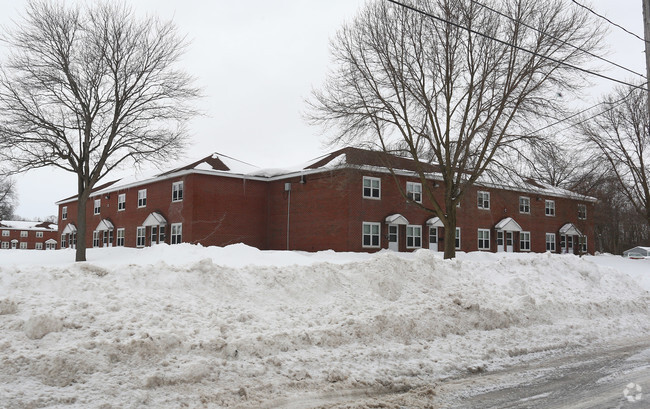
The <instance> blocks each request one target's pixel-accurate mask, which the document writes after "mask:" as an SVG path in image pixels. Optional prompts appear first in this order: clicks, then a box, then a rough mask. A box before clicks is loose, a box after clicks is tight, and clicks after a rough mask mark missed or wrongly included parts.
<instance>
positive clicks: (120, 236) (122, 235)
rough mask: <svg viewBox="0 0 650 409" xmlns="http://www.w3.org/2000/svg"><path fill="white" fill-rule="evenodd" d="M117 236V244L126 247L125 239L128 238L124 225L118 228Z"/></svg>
mask: <svg viewBox="0 0 650 409" xmlns="http://www.w3.org/2000/svg"><path fill="white" fill-rule="evenodd" d="M116 237H117V239H116V240H115V246H116V247H124V240H125V238H126V234H125V231H124V228H123V227H121V228H119V229H117V234H116Z"/></svg>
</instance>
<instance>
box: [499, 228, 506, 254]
mask: <svg viewBox="0 0 650 409" xmlns="http://www.w3.org/2000/svg"><path fill="white" fill-rule="evenodd" d="M504 250H505V248H504V247H503V230H498V231H497V252H499V253H500V252H502V251H504Z"/></svg>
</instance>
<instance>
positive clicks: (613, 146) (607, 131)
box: [582, 88, 650, 226]
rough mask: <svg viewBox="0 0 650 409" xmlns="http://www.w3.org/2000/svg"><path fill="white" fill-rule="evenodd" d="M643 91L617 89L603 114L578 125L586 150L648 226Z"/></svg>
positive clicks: (648, 150)
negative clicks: (594, 154)
mask: <svg viewBox="0 0 650 409" xmlns="http://www.w3.org/2000/svg"><path fill="white" fill-rule="evenodd" d="M647 97H648V95H647V91H645V90H643V89H638V88H636V89H631V90H630V89H625V88H618V89H617V90H615V91H614V92H613V93H612V95H610V96H607V97H606V98H605V101H604V104H605V106H606V107H607V108H606V109H605V110H604V111H603V113H602V114H601V115H599V116H597V117H595V118H593V119H592V120H590V121H585V122H583V123H582V131H583V134H584V137H585V141H586V143H587V144H588V146H591V147H592V148H593V149H594V150H595V151H596V152H597V153H598V154H599V155H600V156H601V158H603V159H604V163H606V164H607V165H608V166H609V169H610V171H611V172H612V174H613V175H614V176H615V177H616V180H617V181H618V183H619V186H620V188H621V189H622V192H623V194H624V196H625V198H626V199H627V201H628V202H629V203H630V204H631V205H632V206H633V207H634V209H635V210H636V212H637V213H638V214H639V215H640V216H641V217H643V219H644V220H645V221H646V222H647V223H648V225H649V226H650V128H649V127H650V122H648V121H649V120H650V118H649V117H648V107H647Z"/></svg>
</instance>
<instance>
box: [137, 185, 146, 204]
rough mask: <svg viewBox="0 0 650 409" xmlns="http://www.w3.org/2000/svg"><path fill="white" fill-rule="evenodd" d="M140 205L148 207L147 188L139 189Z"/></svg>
mask: <svg viewBox="0 0 650 409" xmlns="http://www.w3.org/2000/svg"><path fill="white" fill-rule="evenodd" d="M138 207H147V189H142V190H138Z"/></svg>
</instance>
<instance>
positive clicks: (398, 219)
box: [386, 213, 409, 225]
mask: <svg viewBox="0 0 650 409" xmlns="http://www.w3.org/2000/svg"><path fill="white" fill-rule="evenodd" d="M386 224H403V225H407V224H409V221H408V220H406V217H404V216H402V215H401V214H399V213H395V214H391V215H390V216H388V217H386Z"/></svg>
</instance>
